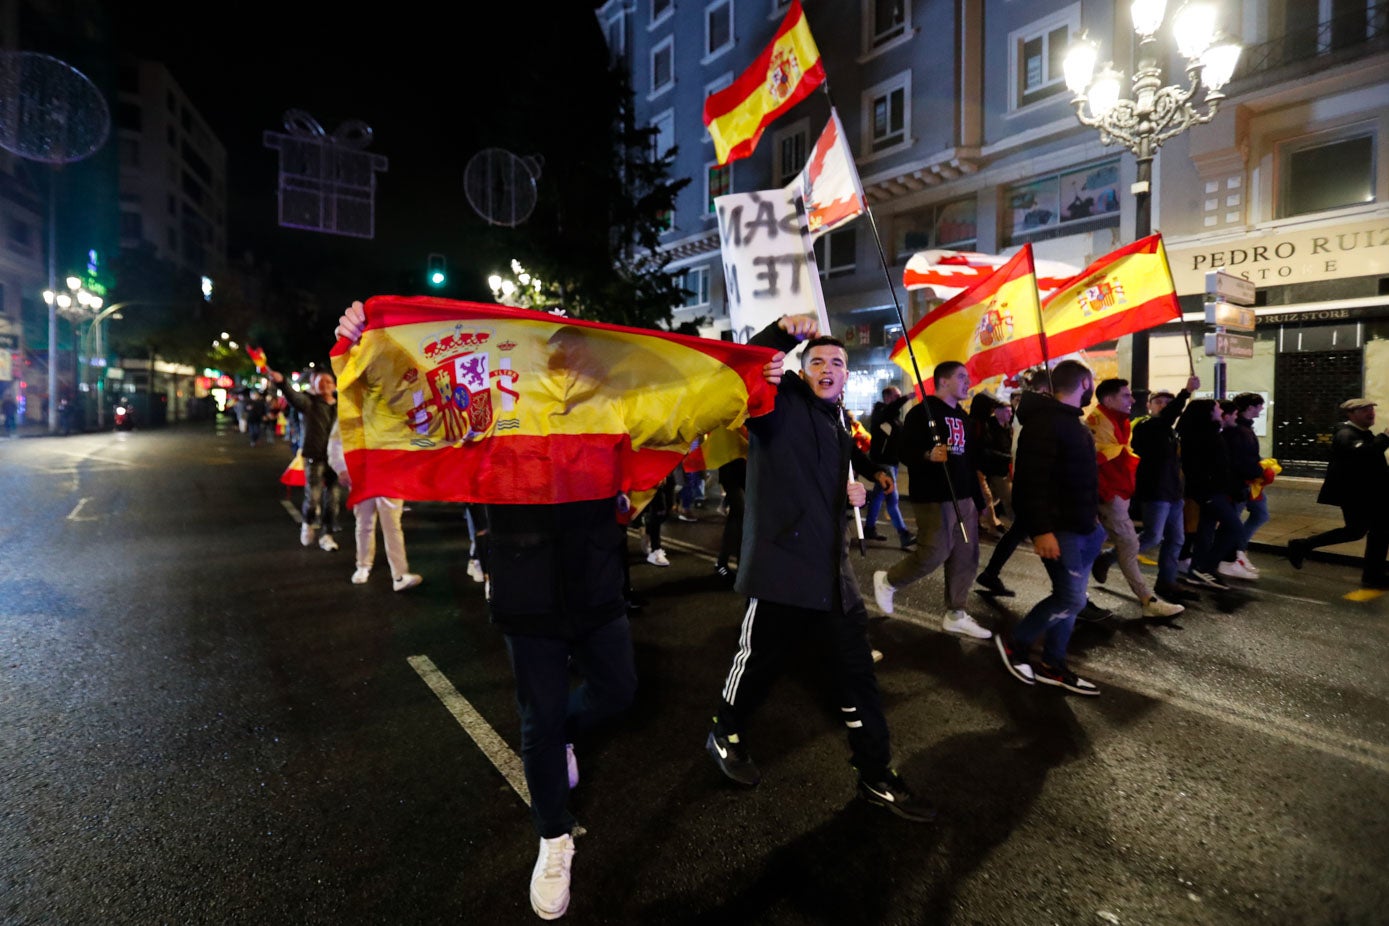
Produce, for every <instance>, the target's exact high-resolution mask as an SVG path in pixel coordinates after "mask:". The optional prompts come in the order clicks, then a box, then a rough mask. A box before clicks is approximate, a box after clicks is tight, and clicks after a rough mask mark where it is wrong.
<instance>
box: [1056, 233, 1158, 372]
mask: <svg viewBox="0 0 1389 926" xmlns="http://www.w3.org/2000/svg"><path fill="white" fill-rule="evenodd" d="M1181 314H1182V310H1181V306H1180V305H1179V304H1178V302H1177V291H1176V287H1175V286H1174V285H1173V284H1172V270H1171V268H1170V267H1168V265H1167V250H1166V249H1165V248H1164V247H1163V246H1162V235H1149V236H1148V237H1146V238H1141V239H1139V240H1138V241H1135V242H1134V243H1133V244H1130V245H1125V246H1124V247H1122V248H1119V249H1118V250H1117V251H1111V252H1110V253H1108V254H1106V255H1105V256H1104V257H1101V258H1100V259H1099V260H1097V261H1095V262H1094V263H1093V264H1091V265H1090V266H1089V267H1086V268H1085V270H1083V271H1082V272H1081V273H1080V275H1078V276H1076V277H1073V278H1072V279H1071V280H1070V281H1069V282H1067V283H1066V284H1065V285H1063V286H1062V287H1061V288H1060V289H1058V290H1057V291H1056V292H1054V293H1052V294H1051V295H1050V296H1048V297H1047V299H1046V301H1045V302H1043V303H1042V324H1043V325H1044V326H1045V327H1046V332H1047V352H1048V353H1049V354H1051V355H1052V356H1053V357H1059V356H1061V355H1062V354H1069V353H1072V352H1073V351H1078V350H1084V349H1085V348H1087V347H1093V346H1094V345H1096V344H1100V343H1102V342H1104V341H1112V340H1114V339H1115V338H1117V337H1119V336H1120V335H1124V334H1132V333H1133V332H1135V331H1143V330H1145V329H1147V328H1152V327H1154V326H1155V325H1161V324H1162V323H1163V322H1166V321H1170V320H1171V319H1174V318H1179V317H1181Z"/></svg>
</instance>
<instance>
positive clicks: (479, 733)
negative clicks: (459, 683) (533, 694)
mask: <svg viewBox="0 0 1389 926" xmlns="http://www.w3.org/2000/svg"><path fill="white" fill-rule="evenodd" d="M406 662H408V663H410V667H411V668H412V669H414V670H415V671H416V672H417V673H418V674H419V676H420V678H422V679H423V680H424V683H425V684H426V685H428V686H429V687H430V689H431V690H432V691H433V692H434V694H435V695H437V696H438V698H439V700H440V701H442V702H444V707H446V708H448V712H449V713H450V714H452V715H453V719H454V720H457V721H458V725H459V726H460V727H462V728H463V731H464V732H465V733H467V734H468V736H470V737H472V740H473V742H474V743H476V744H477V747H478V748H479V749H481V750H482V754H483V755H485V756H486V757H487V759H488V761H490V762H491V763H492V764H493V765H494V766H496V769H497V771H499V772H501V773H502V777H503V778H505V779H506V780H507V784H509V785H511V789H512V790H513V791H515V792H516V794H517V796H518V797H520V798H521V800H522V801H524V802H525V804H526V806H527V807H529V806H530V805H531V792H530V788H528V787H526V772H525V769H524V768H523V767H522V765H521V757H520V756H518V755H516V753H514V752H512V751H511V747H510V746H508V745H507V744H506V740H504V739H502V738H501V737H500V736H498V735H497V731H496V730H493V729H492V727H491V725H490V724H488V723H487V721H486V720H484V719H483V718H482V715H481V714H479V713H478V712H477V710H476V709H474V707H473V706H472V705H471V704H469V703H468V699H467V698H465V697H463V695H461V694H459V692H458V689H457V688H455V687H453V683H452V682H450V681H449V680H448V678H447V677H446V676H445V675H444V673H442V672H440V671H439V669H438V667H437V666H435V665H434V661H433V660H431V659H430V658H429V657H428V656H410V657H409V658H408V659H406Z"/></svg>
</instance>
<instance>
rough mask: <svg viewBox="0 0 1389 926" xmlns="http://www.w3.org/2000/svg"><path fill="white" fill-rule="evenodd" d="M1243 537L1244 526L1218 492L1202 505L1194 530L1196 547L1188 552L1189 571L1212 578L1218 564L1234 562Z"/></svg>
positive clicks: (1229, 502) (1225, 498)
mask: <svg viewBox="0 0 1389 926" xmlns="http://www.w3.org/2000/svg"><path fill="white" fill-rule="evenodd" d="M1243 537H1244V524H1243V522H1241V521H1240V519H1239V514H1238V513H1236V511H1235V504H1234V502H1232V501H1230V497H1229V496H1228V495H1225V494H1223V493H1219V492H1217V493H1216V495H1215V497H1214V498H1211V499H1209V500H1207V501H1204V502H1202V503H1201V520H1200V522H1199V523H1198V524H1197V527H1196V543H1195V544H1194V545H1193V546H1192V548H1191V568H1192V569H1194V570H1196V571H1197V572H1208V573H1211V574H1214V573H1215V571H1216V569H1217V568H1218V567H1219V566H1220V564H1221V563H1222V562H1224V561H1226V560H1229V559H1233V558H1234V555H1235V551H1236V550H1238V549H1239V543H1240V540H1241V539H1243Z"/></svg>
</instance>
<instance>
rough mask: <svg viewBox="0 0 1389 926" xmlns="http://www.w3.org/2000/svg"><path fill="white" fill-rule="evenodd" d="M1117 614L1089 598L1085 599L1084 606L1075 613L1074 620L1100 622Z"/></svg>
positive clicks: (1111, 618)
mask: <svg viewBox="0 0 1389 926" xmlns="http://www.w3.org/2000/svg"><path fill="white" fill-rule="evenodd" d="M1116 616H1117V615H1115V613H1114V612H1113V611H1111V610H1109V609H1108V608H1102V607H1100V606H1099V605H1097V604H1095V603H1094V602H1093V601H1091V600H1090V599H1088V598H1087V599H1085V607H1083V608H1081V609H1080V613H1079V614H1077V615H1076V620H1078V621H1087V622H1088V623H1091V624H1101V623H1103V622H1105V621H1108V620H1113V619H1114V618H1115V617H1116Z"/></svg>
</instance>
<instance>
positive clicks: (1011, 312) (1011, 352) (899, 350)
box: [891, 244, 1043, 389]
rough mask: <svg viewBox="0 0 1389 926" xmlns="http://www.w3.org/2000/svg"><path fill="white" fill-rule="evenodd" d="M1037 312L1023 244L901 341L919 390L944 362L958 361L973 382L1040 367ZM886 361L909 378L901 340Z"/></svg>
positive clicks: (1031, 272) (1033, 277)
mask: <svg viewBox="0 0 1389 926" xmlns="http://www.w3.org/2000/svg"><path fill="white" fill-rule="evenodd" d="M1038 309H1039V305H1038V300H1037V279H1036V273H1035V271H1034V268H1033V263H1032V246H1031V245H1030V244H1026V245H1023V247H1022V250H1020V251H1018V253H1016V254H1014V255H1013V256H1012V257H1011V258H1009V260H1008V261H1007V262H1006V263H1005V264H1004V265H1003V266H1001V267H999V268H998V269H997V270H995V271H994V272H993V273H991V274H990V275H989V276H987V277H985V278H984V279H982V280H980V281H979V282H977V283H975V284H973V285H972V286H970V287H969V288H968V289H966V290H964V291H963V292H962V293H960V294H959V295H958V296H955V297H954V298H953V299H950V300H949V301H948V302H945V303H942V304H941V305H939V306H937V307H936V308H934V309H932V310H931V311H930V312H929V313H927V315H926V316H925V317H924V318H922V319H921V321H919V322H917V323H916V324H915V325H914V326H912V329H911V331H910V332H909V333H908V335H907V337H909V338H910V339H911V346H912V349H913V350H914V351H915V353H916V359H917V363H918V364H919V365H920V367H921V376H922V379H923V380H924V382H923V383H922V385H923V387H926V388H928V389H929V384H930V380H931V374H932V371H933V370H934V369H935V367H936V364H939V363H942V362H944V361H946V360H956V361H959V362H960V363H963V364H964V365H965V368H966V369H968V370H969V375H970V378H971V379H973V380H974V381H975V382H979V381H980V380H984V379H987V378H989V377H990V376H998V375H1001V374H1010V373H1016V372H1017V371H1018V370H1022V369H1025V368H1026V367H1030V366H1033V365H1035V364H1038V363H1041V362H1042V359H1043V355H1042V342H1041V338H1040V336H1039V328H1038V325H1039V317H1040V313H1039V311H1038ZM891 358H892V362H893V363H895V364H897V365H898V366H899V367H901V368H902V369H903V370H905V371H906V373H907V377H908V378H909V379H910V380H913V381H914V380H915V378H916V374H915V372H914V371H913V370H912V362H911V356H910V355H909V354H908V352H907V338H906V337H904V338H901V339H899V340H898V341H897V344H896V346H894V347H893V349H892V354H891Z"/></svg>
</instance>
